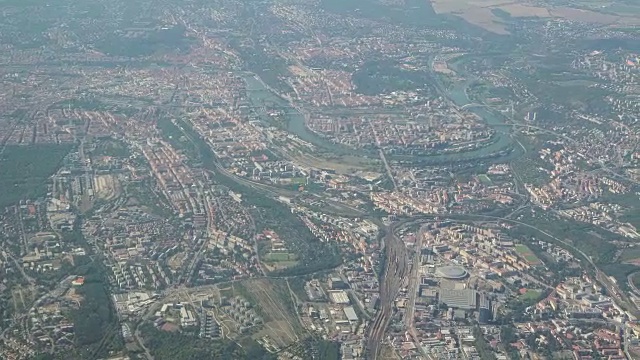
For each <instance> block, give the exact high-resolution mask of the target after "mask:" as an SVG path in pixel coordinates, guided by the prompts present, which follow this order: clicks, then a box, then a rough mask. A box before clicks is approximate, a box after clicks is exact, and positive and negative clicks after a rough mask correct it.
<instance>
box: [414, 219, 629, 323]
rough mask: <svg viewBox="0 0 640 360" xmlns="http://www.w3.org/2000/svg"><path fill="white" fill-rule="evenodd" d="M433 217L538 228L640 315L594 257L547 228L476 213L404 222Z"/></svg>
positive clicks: (620, 304)
mask: <svg viewBox="0 0 640 360" xmlns="http://www.w3.org/2000/svg"><path fill="white" fill-rule="evenodd" d="M433 218H449V219H461V220H488V221H504V222H509V223H512V224H517V225H520V226H524V227H527V228H530V229H533V230H536V231H537V232H539V233H541V234H543V235H545V236H547V237H548V238H550V239H553V240H554V241H556V242H557V243H559V244H560V245H561V246H563V247H564V248H566V249H568V250H570V251H571V252H573V253H574V254H578V255H580V257H582V258H583V260H585V261H586V262H587V263H588V265H589V266H590V267H591V268H592V269H593V271H594V273H595V275H596V281H597V282H598V283H600V284H601V285H602V286H603V287H604V288H605V289H606V290H607V294H609V296H610V297H611V298H612V299H613V301H614V302H615V303H616V304H617V305H618V306H620V307H621V308H623V309H625V310H627V311H629V312H630V313H631V314H632V315H634V316H635V317H639V315H640V311H639V310H638V308H637V307H636V305H635V304H634V303H633V302H632V301H631V300H630V299H629V298H628V297H627V296H626V295H625V294H624V292H622V291H621V290H620V288H619V287H618V285H617V284H615V283H614V282H613V281H612V280H611V279H610V278H609V276H607V275H606V274H605V273H604V272H603V271H602V270H600V269H599V268H598V266H597V264H596V263H595V262H594V261H593V259H592V258H591V257H590V256H588V255H587V254H585V253H584V251H582V250H580V249H578V248H576V247H575V246H574V245H573V244H571V243H569V242H568V241H566V240H562V239H559V238H558V237H556V236H555V235H553V234H550V233H549V232H547V231H545V230H543V229H541V228H539V227H537V226H533V225H530V224H527V223H524V222H522V221H518V220H514V219H509V218H504V217H498V216H490V215H475V214H461V215H454V214H431V215H421V216H417V217H414V218H412V219H408V220H405V221H403V223H407V222H411V221H413V222H416V221H419V220H420V219H433Z"/></svg>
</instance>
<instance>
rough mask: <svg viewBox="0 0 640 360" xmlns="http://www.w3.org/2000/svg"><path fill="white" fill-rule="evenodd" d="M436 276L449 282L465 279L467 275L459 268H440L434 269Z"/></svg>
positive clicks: (452, 266) (465, 271)
mask: <svg viewBox="0 0 640 360" xmlns="http://www.w3.org/2000/svg"><path fill="white" fill-rule="evenodd" d="M436 275H437V276H438V277H441V278H443V279H449V280H462V279H464V278H466V277H467V276H468V275H469V273H468V272H467V270H465V269H464V268H463V267H461V266H455V265H451V266H441V267H439V268H437V269H436Z"/></svg>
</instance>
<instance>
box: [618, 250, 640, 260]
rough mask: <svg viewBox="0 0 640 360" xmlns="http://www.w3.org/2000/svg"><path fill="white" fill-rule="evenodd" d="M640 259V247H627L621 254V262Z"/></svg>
mask: <svg viewBox="0 0 640 360" xmlns="http://www.w3.org/2000/svg"><path fill="white" fill-rule="evenodd" d="M638 259H640V247H635V248H630V249H625V250H624V251H622V253H621V254H620V262H628V261H629V262H630V261H633V260H638Z"/></svg>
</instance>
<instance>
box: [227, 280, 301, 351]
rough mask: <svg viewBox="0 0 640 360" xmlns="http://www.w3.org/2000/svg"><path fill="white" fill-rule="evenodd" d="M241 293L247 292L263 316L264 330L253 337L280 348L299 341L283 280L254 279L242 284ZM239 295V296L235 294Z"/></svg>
mask: <svg viewBox="0 0 640 360" xmlns="http://www.w3.org/2000/svg"><path fill="white" fill-rule="evenodd" d="M241 286H242V288H243V292H244V291H247V292H248V293H249V295H250V296H251V297H252V300H254V301H255V302H256V306H257V307H258V308H259V309H261V312H262V313H263V314H264V319H265V323H264V328H263V329H262V330H260V331H258V332H257V333H256V334H254V335H253V338H254V339H256V340H258V339H262V338H264V337H267V338H269V339H271V341H272V342H273V343H274V344H275V345H277V346H280V347H285V346H288V345H290V344H292V343H294V342H296V341H298V340H299V338H298V334H299V333H300V331H301V326H300V324H299V323H298V319H297V318H296V316H295V313H294V312H295V310H293V304H292V303H291V298H290V295H289V290H288V288H287V285H286V283H285V282H284V280H275V279H272V280H269V279H255V280H246V281H243V282H242V285H241ZM237 295H241V294H237Z"/></svg>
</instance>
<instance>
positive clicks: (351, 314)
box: [343, 306, 358, 325]
mask: <svg viewBox="0 0 640 360" xmlns="http://www.w3.org/2000/svg"><path fill="white" fill-rule="evenodd" d="M343 311H344V315H345V316H346V317H347V320H349V323H350V324H352V325H353V324H355V323H357V322H358V315H357V314H356V311H355V310H354V309H353V306H347V307H345V308H344V309H343Z"/></svg>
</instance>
